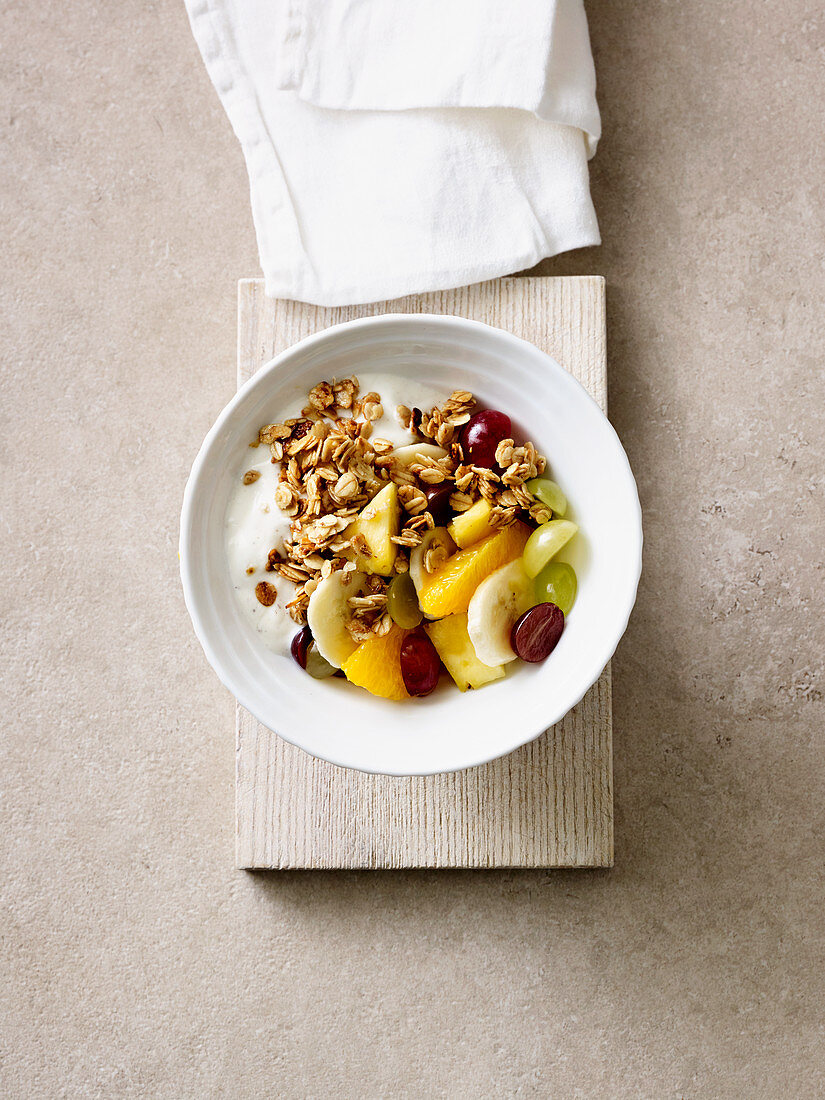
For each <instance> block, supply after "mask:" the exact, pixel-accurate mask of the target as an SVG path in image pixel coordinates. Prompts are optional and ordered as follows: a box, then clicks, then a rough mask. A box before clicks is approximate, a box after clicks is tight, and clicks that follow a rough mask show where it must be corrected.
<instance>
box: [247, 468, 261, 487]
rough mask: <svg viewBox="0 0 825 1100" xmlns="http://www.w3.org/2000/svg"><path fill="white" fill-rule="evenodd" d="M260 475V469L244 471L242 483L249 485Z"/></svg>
mask: <svg viewBox="0 0 825 1100" xmlns="http://www.w3.org/2000/svg"><path fill="white" fill-rule="evenodd" d="M260 476H261V471H260V470H247V471H246V473H245V474H244V475H243V483H244V485H251V484H252V482H253V481H257V480H258V478H259V477H260Z"/></svg>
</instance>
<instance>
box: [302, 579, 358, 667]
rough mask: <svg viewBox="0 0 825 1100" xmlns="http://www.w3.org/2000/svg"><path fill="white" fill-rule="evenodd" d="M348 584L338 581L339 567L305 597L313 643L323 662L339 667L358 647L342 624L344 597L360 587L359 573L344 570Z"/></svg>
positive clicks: (345, 613)
mask: <svg viewBox="0 0 825 1100" xmlns="http://www.w3.org/2000/svg"><path fill="white" fill-rule="evenodd" d="M346 575H347V576H348V577H349V584H346V585H345V584H342V583H341V582H342V580H343V577H344V573H343V572H342V571H341V570H340V569H339V570H336V572H335V573H330V575H329V576H328V577H325V578H324V580H322V581H320V582H319V584H318V587H317V588H316V589H315V591H314V592H313V593H312V595H311V596H310V597H309V606H308V607H307V625H308V626H309V629H310V630H311V631H312V637H313V638H314V639H315V646H316V648H317V650H318V652H319V653H320V654H321V656H322V657H323V658H324V660H325V661H329V663H330V664H331V665H335V667H336V668H340V667H341V665H342V664H343V663H344V661H346V659H347V657H350V656H351V655H352V654H353V653H354V652H355V650H356V649H357V648H358V645H357V643H356V642H354V641H353V639H352V638H351V637H350V634H349V631H348V630H347V628H346V626H345V623H346V621H347V619H348V618H349V617H350V611H349V608H348V607H347V600H348V599H349V598H350V596H358V595H360V594H361V592H363V590H364V583H365V581H366V579H367V578H366V577H365V576H364V574H363V573H352V572H350V573H348V574H346Z"/></svg>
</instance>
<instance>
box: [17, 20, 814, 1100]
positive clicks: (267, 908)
mask: <svg viewBox="0 0 825 1100" xmlns="http://www.w3.org/2000/svg"><path fill="white" fill-rule="evenodd" d="M589 14H590V19H591V26H592V34H593V41H594V48H595V53H596V62H597V69H598V73H599V81H600V98H601V103H602V107H603V112H604V123H605V138H604V140H603V143H602V146H601V149H600V151H599V154H598V157H597V159H596V160H595V162H594V164H593V190H594V197H595V202H596V207H597V209H598V212H599V215H600V220H601V226H602V232H603V236H604V241H605V243H604V245H603V246H602V247H601V248H599V249H595V250H591V251H589V252H586V253H584V252H583V253H578V254H574V255H570V256H566V257H561V258H558V259H556V260H553V261H551V262H548V263H546V264H544V265H543V266H542V268H541V270H542V272H544V273H559V272H570V273H583V272H596V273H602V274H604V275H606V276H607V279H608V286H609V291H608V303H609V334H610V372H611V374H610V403H611V410H612V418H613V421H614V423H615V424H616V426H617V428H618V430H619V432H620V434H621V435H622V438H623V439H624V441H625V444H626V446H627V449H628V451H629V453H630V457H631V460H632V462H633V464H634V467H635V470H636V473H637V476H638V479H639V485H640V490H641V496H642V502H643V506H644V510H645V517H646V535H647V552H646V570H645V573H644V577H643V581H642V586H641V590H640V595H639V603H638V606H637V609H636V612H635V614H634V616H633V619H632V621H631V624H630V629H629V631H628V634H627V636H626V638H625V640H624V642H623V643H622V645H621V647H620V649H619V652H618V654H617V656H616V660H615V663H614V684H615V687H614V691H615V778H616V784H615V787H616V809H617V819H616V867H615V870H613V871H610V872H593V873H581V872H566V873H486V872H480V873H446V874H445V873H419V874H414V873H410V874H402V873H399V874H395V873H393V874H384V875H374V874H369V873H367V874H317V873H312V872H309V873H298V874H272V875H266V874H259V875H249V874H245V873H242V872H237V871H235V870H234V869H233V844H232V772H233V759H232V757H233V739H232V709H233V707H232V700H231V699H230V697H229V696H228V694H227V693H226V692H225V691H224V690H223V689H222V688H221V687H220V686H219V685H218V683H217V681H216V679H215V677H214V676H213V675H212V673H211V671H210V669H209V668H208V666H207V664H206V662H205V660H204V658H203V656H202V654H201V652H200V650H199V648H198V646H197V643H196V642H195V639H194V637H193V635H192V631H191V629H190V627H189V623H188V620H187V617H186V613H185V609H184V606H183V601H182V599H181V595H180V590H179V584H178V579H177V559H176V539H177V517H178V507H179V501H180V496H181V491H182V487H183V483H184V480H185V477H186V474H187V470H188V467H189V464H190V462H191V460H192V457H193V456H194V453H195V450H196V448H197V445H198V442H199V441H200V439H201V437H202V435H203V433H204V432H205V431H206V429H207V428H208V427H209V425H210V423H211V422H212V420H213V418H214V416H215V415H216V413H217V412H218V410H219V409H220V408H221V406H222V405H223V403H224V402H225V401H226V400H227V399H228V398H229V396H230V395H231V393H232V390H233V379H234V347H235V284H236V280H237V278H238V277H239V276H241V275H254V274H256V273H257V271H258V267H257V261H256V252H255V242H254V238H253V233H252V226H251V219H250V213H249V206H248V201H247V193H246V181H245V176H244V169H243V164H242V160H241V155H240V151H239V149H238V147H237V144H236V142H235V139H234V137H233V135H232V133H231V130H230V128H229V126H228V124H227V122H226V120H225V118H224V116H223V114H222V112H221V109H220V107H219V105H218V102H217V99H216V97H215V94H214V92H213V90H212V88H211V86H210V84H209V82H208V80H207V77H206V73H205V71H204V69H203V66H202V64H201V61H200V58H199V56H198V53H197V50H196V48H195V45H194V42H193V41H192V38H191V35H190V33H189V29H188V25H187V22H186V17H185V14H184V11H183V7H182V5H181V4H180V3H178V2H177V0H161V2H158V3H151V4H145V3H136V2H134V0H124V2H122V3H119V4H110V5H104V6H99V5H95V4H92V3H90V2H89V0H73V2H72V3H71V4H57V3H54V2H48V3H39V4H23V3H20V2H13V3H7V4H5V5H4V6H3V9H2V16H0V18H1V19H2V34H0V43H2V57H3V65H2V67H0V80H2V91H3V103H4V113H3V131H4V139H5V141H4V155H3V158H2V168H0V171H1V172H2V192H1V193H0V203H1V209H0V214H1V215H2V226H3V241H4V265H3V266H4V270H3V280H2V291H0V293H2V304H3V314H2V315H3V326H2V331H0V341H1V342H2V414H3V415H2V478H1V479H0V494H2V497H0V516H1V517H2V523H0V540H2V544H1V545H0V561H2V569H3V584H2V623H1V624H0V626H1V627H2V632H3V666H4V667H3V673H2V714H3V735H2V740H0V754H2V756H1V758H0V768H1V769H2V771H0V774H1V775H2V803H0V815H2V836H3V845H2V877H0V890H2V902H1V903H0V904H2V949H3V963H2V977H0V993H2V1001H1V1002H0V1093H2V1095H4V1096H9V1097H41V1096H43V1097H53V1096H67V1097H75V1096H91V1097H106V1098H108V1097H122V1096H123V1097H126V1096H162V1097H201V1096H215V1097H223V1096H225V1097H270V1096H284V1097H304V1096H319V1097H321V1096H335V1097H338V1096H342V1097H361V1096H364V1097H384V1096H393V1097H395V1096H398V1097H403V1096H410V1097H419V1096H420V1097H429V1096H447V1097H464V1096H468V1097H477V1096H485V1097H486V1096H496V1097H498V1096H515V1095H518V1096H536V1097H539V1096H541V1097H544V1096H553V1097H603V1096H607V1097H617V1098H635V1097H655V1098H659V1097H691V1098H695V1097H764V1098H774V1097H776V1096H794V1097H814V1096H818V1095H821V1094H822V1093H823V1091H825V1054H823V1019H824V1018H825V1016H824V1014H823V1009H825V1003H824V998H823V966H824V964H825V918H824V917H823V878H824V877H825V876H823V869H822V863H823V816H824V815H823V805H825V780H824V779H823V775H824V774H825V764H824V763H823V711H824V710H825V704H823V699H822V663H823V648H824V647H823V643H825V625H823V597H822V589H823V568H825V566H824V562H825V557H824V556H823V538H822V536H823V527H824V525H825V506H823V468H824V467H823V459H825V455H823V450H825V446H824V445H823V426H822V420H823V417H822V407H823V392H822V377H823V346H825V319H824V318H823V309H822V302H823V298H825V257H824V256H823V240H825V234H824V233H823V230H825V226H823V220H824V219H823V204H822V181H823V179H824V178H825V151H824V148H825V147H823V143H822V141H821V140H820V133H821V129H822V114H823V106H824V105H825V104H824V103H823V100H825V94H823V80H822V77H823V56H825V20H824V19H823V14H822V10H821V6H820V5H818V4H815V3H813V2H811V0H788V2H787V3H784V4H782V5H778V4H776V5H774V4H763V3H760V2H758V0H731V2H730V3H725V4H716V3H709V2H708V0H704V2H700V0H688V2H686V3H684V4H675V3H672V4H661V3H655V4H654V3H648V4H631V3H629V2H628V0H620V2H616V3H612V4H608V3H604V4H602V3H598V4H597V3H591V4H590V5H589Z"/></svg>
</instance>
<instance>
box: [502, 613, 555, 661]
mask: <svg viewBox="0 0 825 1100" xmlns="http://www.w3.org/2000/svg"><path fill="white" fill-rule="evenodd" d="M563 630H564V614H563V612H562V610H561V608H560V607H556V605H555V604H554V603H537V604H536V606H535V607H531V608H529V610H527V611H525V612H524V614H523V615H522V616H521V617H520V618H518V619H516V621H515V623H513V630H512V633H511V635H510V644H511V645H512V647H513V649H514V650H515V651H516V653H517V654H518V655H519V657H521V659H522V661H530V662H531V663H533V664H537V663H538V662H539V661H543V660H545V659H546V658H547V657H549V656H550V654H551V653H552V652H553V650H554V649H555V648H556V645H557V644H558V640H559V638H560V637H561V632H562V631H563Z"/></svg>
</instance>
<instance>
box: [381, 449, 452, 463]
mask: <svg viewBox="0 0 825 1100" xmlns="http://www.w3.org/2000/svg"><path fill="white" fill-rule="evenodd" d="M446 454H447V452H446V451H445V450H444V448H443V447H437V446H436V444H435V443H410V444H409V446H407V447H396V448H395V450H394V451H393V452H392V457H393V458H394V459H395V460H396V461H397V462H398V463H400V464H401V465H402V466H409V465H410V464H411V463H413V462H420V461H421V459H422V458H444V457H446Z"/></svg>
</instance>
